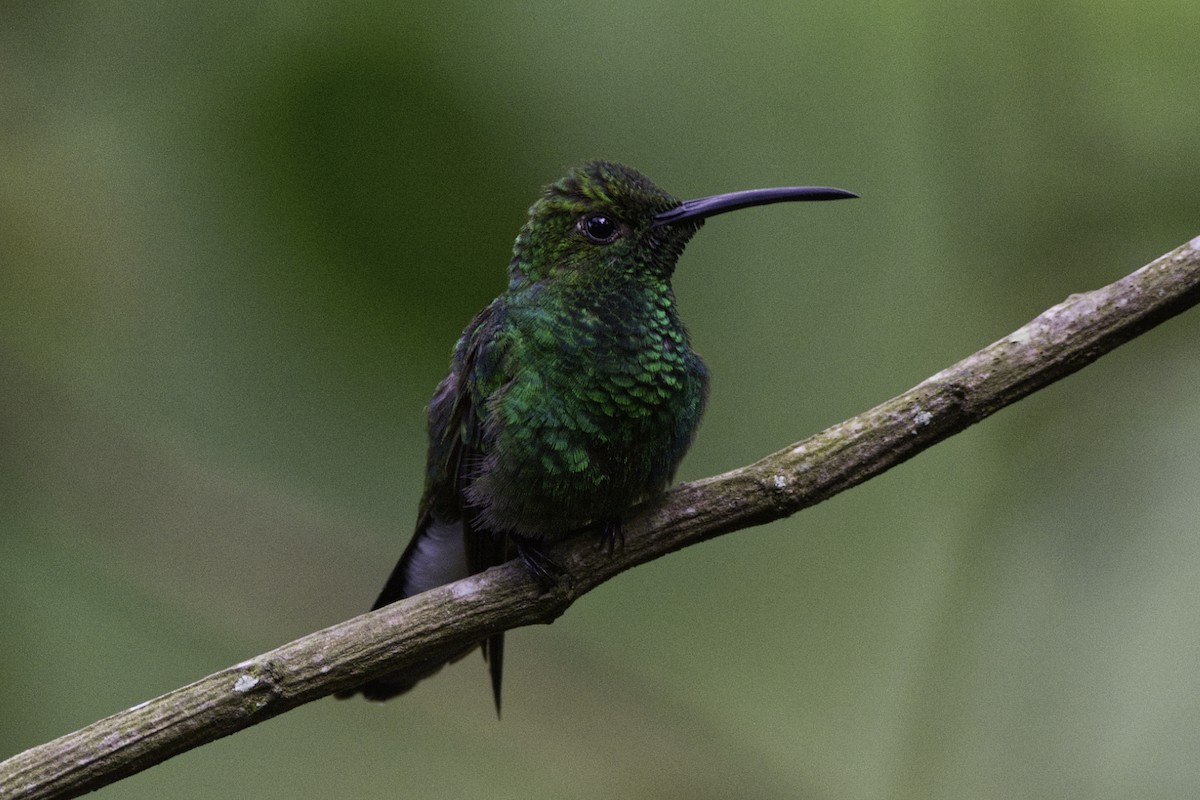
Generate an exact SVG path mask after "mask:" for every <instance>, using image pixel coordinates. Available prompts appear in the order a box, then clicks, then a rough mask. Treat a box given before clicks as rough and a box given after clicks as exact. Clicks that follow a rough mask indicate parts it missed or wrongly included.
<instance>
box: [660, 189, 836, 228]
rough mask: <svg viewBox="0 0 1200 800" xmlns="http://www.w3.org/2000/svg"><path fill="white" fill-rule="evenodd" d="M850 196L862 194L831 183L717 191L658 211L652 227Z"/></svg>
mask: <svg viewBox="0 0 1200 800" xmlns="http://www.w3.org/2000/svg"><path fill="white" fill-rule="evenodd" d="M850 197H858V195H856V194H855V193H854V192H847V191H846V190H845V189H834V188H832V187H830V186H780V187H778V188H775V189H747V190H746V191H744V192H729V193H728V194H714V195H713V196H711V197H699V198H697V199H695V200H685V201H683V202H682V203H680V204H679V205H677V206H675V207H674V208H672V209H671V210H669V211H664V212H662V213H661V214H658V215H656V216H655V217H654V222H653V223H652V224H651V227H653V228H659V227H662V226H663V225H675V224H677V223H680V222H684V221H685V220H689V219H704V218H706V217H713V216H716V215H717V214H724V213H725V212H727V211H737V210H738V209H739V208H750V207H751V206H765V205H770V204H771V203H790V202H795V201H799V200H845V199H847V198H850Z"/></svg>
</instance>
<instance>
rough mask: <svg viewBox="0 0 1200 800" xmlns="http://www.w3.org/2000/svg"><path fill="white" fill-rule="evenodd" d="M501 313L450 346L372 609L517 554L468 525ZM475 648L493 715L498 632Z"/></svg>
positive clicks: (417, 671)
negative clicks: (396, 547) (410, 519)
mask: <svg viewBox="0 0 1200 800" xmlns="http://www.w3.org/2000/svg"><path fill="white" fill-rule="evenodd" d="M504 314H505V309H504V304H503V301H502V300H499V299H498V300H496V301H495V302H493V303H492V304H491V305H489V306H488V307H487V308H485V309H484V310H483V311H481V312H480V313H479V314H478V315H476V317H475V319H473V320H472V321H471V324H470V325H468V326H467V329H466V330H465V331H464V332H463V335H462V337H461V338H460V339H459V341H458V344H457V345H456V346H455V350H454V357H453V359H452V362H451V369H450V374H449V375H447V376H446V378H445V379H444V380H443V381H442V382H441V383H440V384H439V385H438V388H437V391H436V392H435V393H434V396H433V400H432V401H431V402H430V404H429V454H428V458H427V464H426V482H425V492H424V495H423V497H422V499H421V507H420V514H419V516H418V520H417V527H416V531H415V532H414V533H413V537H412V540H411V541H409V543H408V546H407V547H406V548H405V550H404V553H403V555H401V557H400V561H399V562H398V563H397V564H396V566H395V568H394V569H393V570H392V573H391V576H390V577H389V578H388V581H387V583H386V584H385V585H384V587H383V590H382V591H381V592H380V594H379V597H378V598H377V599H376V601H375V604H374V605H373V606H372V610H374V609H378V608H382V607H383V606H386V605H389V604H391V603H394V602H396V601H397V600H401V599H403V598H405V597H411V596H413V595H415V594H419V593H421V592H424V591H428V590H429V589H433V588H435V587H437V586H441V585H443V584H446V583H451V582H453V581H456V580H459V579H461V578H465V577H467V576H468V575H473V574H475V573H477V572H482V571H483V570H485V569H487V568H488V567H492V566H496V565H497V564H502V563H504V562H505V561H508V560H509V559H510V558H512V557H513V555H514V554H515V550H514V548H513V546H512V545H511V544H510V543H509V541H508V538H507V537H506V536H504V535H503V534H502V533H495V532H492V531H489V530H486V529H480V528H478V527H476V526H475V525H474V524H473V520H474V519H475V517H476V516H477V512H476V510H475V509H473V508H471V507H470V505H469V502H468V500H467V499H466V488H467V485H468V483H469V482H470V479H471V472H472V470H473V469H476V468H477V465H478V464H480V463H481V461H482V460H483V459H484V458H485V457H486V447H485V443H484V438H483V433H482V425H481V416H482V414H483V413H485V411H484V404H485V403H486V402H487V398H488V395H489V394H490V391H489V388H490V387H492V386H495V385H497V382H498V381H499V382H500V383H503V381H504V380H505V379H504V377H503V375H501V374H500V371H501V370H502V369H503V366H502V365H503V361H504V359H503V355H504V348H505V345H506V343H505V341H504V339H503V337H501V336H500V335H498V334H499V331H500V329H501V324H502V322H503V318H504ZM481 645H482V647H483V655H484V658H485V659H486V660H487V662H488V671H489V672H490V674H491V682H492V692H493V696H494V698H495V701H496V710H497V713H499V709H500V685H501V679H502V675H503V653H504V636H503V634H497V635H495V636H491V637H489V638H488V639H486V640H485V641H484V642H482V643H481ZM474 649H475V645H472V646H471V647H469V648H466V649H465V650H461V649H455V650H452V651H450V652H447V653H445V654H439V655H438V656H437V657H435V658H431V659H429V660H427V661H423V662H421V663H419V664H415V665H413V666H411V667H409V668H407V669H405V670H402V671H400V672H397V673H394V674H392V675H389V676H387V677H385V678H383V679H380V680H377V681H373V682H371V683H368V684H366V685H365V686H362V687H360V688H359V689H356V690H355V692H357V691H361V692H362V693H363V694H364V695H365V696H366V697H368V698H370V699H373V700H386V699H388V698H389V697H394V696H395V695H398V694H402V693H403V692H406V691H408V690H409V689H411V688H412V687H413V686H414V685H415V684H416V683H417V682H418V681H420V680H422V679H424V678H426V677H428V676H430V675H432V674H433V673H435V672H437V671H438V670H440V669H441V668H442V666H444V665H445V664H447V663H450V662H452V661H457V660H458V659H460V658H462V657H463V656H465V655H467V654H468V653H470V652H471V650H474Z"/></svg>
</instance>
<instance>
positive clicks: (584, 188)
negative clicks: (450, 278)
mask: <svg viewBox="0 0 1200 800" xmlns="http://www.w3.org/2000/svg"><path fill="white" fill-rule="evenodd" d="M846 197H857V195H855V194H853V193H852V192H847V191H844V190H842V189H831V188H827V187H820V186H791V187H783V188H777V189H752V190H749V191H744V192H732V193H729V194H720V195H713V196H710V197H702V198H699V199H696V200H687V201H680V200H679V199H678V198H676V197H675V196H673V195H671V194H669V193H668V192H666V191H664V190H662V189H660V188H659V187H658V186H656V185H655V184H654V183H653V182H651V181H650V179H649V178H647V177H646V176H644V175H642V174H641V173H640V172H638V171H637V170H634V169H631V168H630V167H626V166H623V165H621V164H615V163H612V162H609V161H589V162H588V163H586V164H584V165H583V166H581V167H576V168H575V169H573V170H571V171H570V172H568V173H567V175H566V176H564V177H563V178H561V179H560V180H558V181H556V182H555V183H552V184H550V185H549V186H547V187H546V189H545V191H544V193H543V195H542V197H541V198H540V199H539V200H538V201H537V202H536V203H534V204H533V206H531V207H530V209H529V220H528V221H527V222H526V223H525V226H524V227H523V228H521V232H520V234H519V235H518V236H517V241H516V244H515V245H514V247H513V260H512V262H511V264H510V266H509V274H510V275H509V277H510V288H516V287H519V286H525V285H529V284H530V283H536V282H539V281H544V280H555V281H556V280H558V279H561V278H569V279H571V281H572V282H575V281H576V280H580V281H587V282H590V281H591V280H593V279H595V278H596V277H598V276H600V275H610V276H612V275H622V276H632V277H636V276H638V275H641V276H645V277H649V278H653V279H657V280H669V279H670V277H671V274H672V273H673V272H674V270H675V264H676V262H677V261H678V260H679V256H680V254H682V253H683V248H684V246H685V245H686V244H687V243H688V240H689V239H691V238H692V236H693V235H694V234H695V233H696V231H698V230H699V229H700V226H701V225H702V224H704V220H705V219H707V218H708V217H711V216H715V215H717V214H722V213H725V212H726V211H734V210H736V209H739V208H748V207H750V206H756V205H765V204H768V203H780V202H786V201H795V200H837V199H840V198H846Z"/></svg>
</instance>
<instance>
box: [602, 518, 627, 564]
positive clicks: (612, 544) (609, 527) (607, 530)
mask: <svg viewBox="0 0 1200 800" xmlns="http://www.w3.org/2000/svg"><path fill="white" fill-rule="evenodd" d="M598 544H599V546H600V547H601V548H603V549H606V550H607V551H608V555H609V556H612V554H613V553H614V552H615V551H617V550H624V549H625V526H624V525H622V524H621V518H620V517H612V518H610V519H606V520H604V521H603V522H601V523H600V541H599V543H598Z"/></svg>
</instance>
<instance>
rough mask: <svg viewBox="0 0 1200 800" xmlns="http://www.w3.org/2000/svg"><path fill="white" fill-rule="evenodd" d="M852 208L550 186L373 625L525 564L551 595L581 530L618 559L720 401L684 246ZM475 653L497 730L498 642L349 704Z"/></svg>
mask: <svg viewBox="0 0 1200 800" xmlns="http://www.w3.org/2000/svg"><path fill="white" fill-rule="evenodd" d="M849 197H857V195H855V194H853V193H852V192H847V191H844V190H842V189H833V188H828V187H821V186H798V187H797V186H793V187H784V188H775V189H752V190H749V191H742V192H732V193H729V194H719V195H713V196H711V197H702V198H700V199H697V200H687V201H682V202H681V201H680V200H678V199H677V198H675V197H673V196H672V195H670V194H668V193H667V192H665V191H663V190H662V189H660V188H658V187H657V186H656V185H654V184H653V183H651V182H650V180H648V179H647V178H646V177H645V176H643V175H642V174H641V173H639V172H637V171H636V170H633V169H630V168H629V167H626V166H622V165H620V164H615V163H611V162H607V161H592V162H589V163H587V164H584V165H583V166H581V167H578V168H576V169H573V170H571V171H570V172H569V173H568V174H567V175H566V176H565V177H563V178H562V179H560V180H559V181H557V182H555V183H553V184H550V185H549V186H547V187H546V189H545V190H544V192H543V194H542V197H541V198H540V199H538V201H537V202H535V203H534V204H533V206H532V207H531V208H530V209H529V219H528V221H527V222H526V223H525V225H524V227H522V228H521V231H520V233H519V234H518V236H517V240H516V243H515V245H514V246H513V255H512V260H511V261H510V262H509V265H508V287H507V288H506V289H505V290H504V292H503V293H502V294H501V295H500V296H499V297H497V298H496V299H495V300H493V301H492V303H491V304H490V305H488V307H487V308H485V309H483V311H481V312H480V313H479V314H478V315H476V316H475V318H474V319H473V320H471V323H470V324H469V325H467V327H466V330H464V331H463V334H462V337H461V338H460V339H459V340H458V343H457V344H456V345H455V347H454V352H453V356H452V359H451V363H450V374H449V375H447V376H446V378H445V379H444V380H443V381H442V382H441V383H440V384H439V385H438V387H437V390H436V391H435V392H434V395H433V399H432V400H431V401H430V404H429V409H428V415H429V453H428V459H427V464H426V475H425V491H424V495H423V496H422V498H421V504H420V509H419V513H418V516H417V526H416V532H415V533H414V534H413V537H412V540H411V541H410V542H409V543H408V547H407V548H405V550H404V553H403V555H402V556H401V557H400V561H399V563H398V564H397V565H396V567H395V569H394V570H393V571H392V574H391V577H390V578H389V579H388V581H387V584H386V585H385V586H384V587H383V591H382V592H381V593H380V595H379V599H377V600H376V601H375V605H374V606H373V607H372V609H377V608H382V607H383V606H385V605H388V604H389V603H393V602H395V601H397V600H400V599H402V598H405V597H410V596H412V595H415V594H418V593H420V592H424V591H427V590H429V589H432V588H434V587H436V586H441V585H443V584H446V583H450V582H452V581H456V580H459V579H461V578H465V577H467V576H468V575H472V574H475V573H477V572H482V571H483V570H485V569H487V568H488V567H491V566H495V565H497V564H501V563H504V562H505V561H508V560H510V559H512V558H514V557H517V556H520V557H521V558H522V559H523V561H524V563H525V564H526V566H527V567H528V568H529V570H530V571H531V572H532V573H533V574H534V575H535V576H536V577H538V579H539V580H540V581H542V582H543V583H548V582H550V581H553V580H554V579H555V578H556V573H557V572H558V568H557V567H556V566H555V565H554V564H553V562H551V561H550V560H549V559H548V558H547V557H545V556H544V555H543V553H542V549H541V548H542V547H543V546H544V545H546V544H548V543H551V542H555V541H558V540H560V539H562V538H564V537H566V536H568V535H571V534H573V533H576V532H579V531H582V530H585V529H589V528H591V529H594V530H596V531H597V532H598V533H599V534H600V535H601V536H602V537H603V539H602V542H607V544H608V546H609V547H610V548H611V547H613V546H614V544H616V543H619V542H620V539H621V520H622V517H623V515H625V514H626V513H627V512H628V511H629V509H630V508H632V507H633V506H634V505H636V504H637V503H640V502H642V501H644V500H646V499H649V498H651V497H654V496H655V495H657V494H659V493H660V492H662V491H663V490H664V489H665V488H666V486H667V484H668V483H669V482H670V481H671V479H672V477H673V476H674V474H675V468H676V467H677V466H678V465H679V462H680V460H681V459H682V458H683V455H684V453H685V452H686V451H687V449H688V446H689V445H690V444H691V442H692V439H693V437H694V435H695V433H696V428H697V426H698V425H699V423H700V416H701V414H702V413H703V411H704V404H705V397H706V395H707V393H708V370H707V369H706V368H705V366H704V362H703V361H701V360H700V357H699V356H698V355H696V354H695V353H694V352H693V351H692V348H691V344H690V342H689V339H688V333H687V330H686V329H685V328H684V326H683V323H682V321H681V320H680V318H679V311H678V309H677V307H676V303H675V294H674V292H673V291H672V288H671V276H672V273H673V272H674V271H675V264H676V262H678V260H679V256H680V254H682V253H683V248H684V246H685V245H686V244H687V243H688V240H689V239H691V238H692V236H693V235H694V234H695V233H696V231H697V230H699V229H700V226H701V225H702V224H703V222H704V220H705V219H707V218H708V217H712V216H715V215H717V214H723V213H725V212H727V211H734V210H736V209H741V208H748V207H750V206H757V205H765V204H768V203H780V202H788V201H796V200H838V199H842V198H849ZM480 646H481V647H482V649H483V655H484V658H485V660H486V661H487V663H488V669H489V672H490V674H491V681H492V692H493V697H494V699H495V703H496V711H497V713H499V711H500V684H501V676H502V674H503V656H504V650H503V648H504V636H503V634H497V635H495V636H491V637H489V638H488V639H487V640H486V641H483V642H480V643H478V644H474V645H471V646H470V647H469V648H467V649H465V650H463V649H461V648H459V649H456V650H455V651H452V652H447V653H444V654H440V655H439V656H438V657H436V658H431V659H429V660H427V661H425V662H423V663H419V664H415V665H412V666H410V667H407V668H405V669H403V670H401V671H399V672H397V673H394V674H391V675H388V676H386V677H384V678H380V679H376V680H373V681H371V682H369V683H367V684H365V685H363V686H360V687H358V688H356V689H354V690H351V691H349V692H345V693H343V694H342V695H340V696H343V697H348V696H352V695H355V694H358V693H360V692H361V693H362V694H363V695H364V696H366V697H367V698H368V699H371V700H386V699H388V698H391V697H394V696H396V695H398V694H401V693H403V692H406V691H408V690H409V689H411V688H412V687H413V686H414V685H415V684H416V683H417V682H418V681H420V680H422V679H423V678H426V677H428V676H430V675H432V674H433V673H435V672H437V671H438V670H439V669H441V668H442V666H443V665H445V664H447V663H450V662H452V661H456V660H458V659H459V658H462V657H463V656H465V655H467V654H468V653H470V652H471V651H472V650H474V649H475V648H476V647H480Z"/></svg>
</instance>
